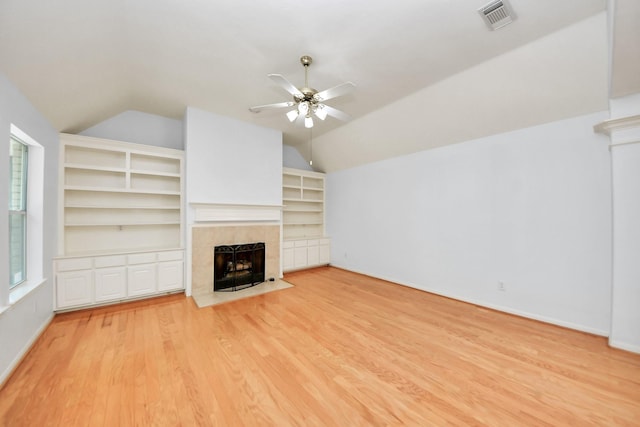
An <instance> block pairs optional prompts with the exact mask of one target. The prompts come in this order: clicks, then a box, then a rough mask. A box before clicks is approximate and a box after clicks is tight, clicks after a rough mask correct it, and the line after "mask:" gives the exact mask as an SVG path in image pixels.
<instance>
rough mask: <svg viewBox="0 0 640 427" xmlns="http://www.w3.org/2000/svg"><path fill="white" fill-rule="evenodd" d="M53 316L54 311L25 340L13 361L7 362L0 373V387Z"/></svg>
mask: <svg viewBox="0 0 640 427" xmlns="http://www.w3.org/2000/svg"><path fill="white" fill-rule="evenodd" d="M53 316H54V313H53V312H52V313H51V315H50V316H49V318H48V319H47V320H46V321H44V322H43V323H42V325H41V326H40V327H39V328H38V329H37V330H36V332H35V333H34V334H33V336H31V338H30V339H29V341H27V343H26V344H25V346H24V347H23V348H22V350H20V352H18V354H17V355H16V357H15V358H14V359H13V361H12V362H11V363H10V364H9V366H7V369H5V371H4V372H3V373H2V375H0V388H2V386H4V383H5V382H6V381H7V380H8V379H9V377H10V376H11V374H12V373H13V371H14V370H15V369H16V368H17V367H18V365H19V364H20V362H22V360H23V359H24V358H25V356H26V355H27V353H29V350H31V347H32V346H33V344H35V342H36V340H37V339H38V338H40V335H42V333H43V332H44V330H45V329H47V326H49V324H50V323H51V321H52V320H53Z"/></svg>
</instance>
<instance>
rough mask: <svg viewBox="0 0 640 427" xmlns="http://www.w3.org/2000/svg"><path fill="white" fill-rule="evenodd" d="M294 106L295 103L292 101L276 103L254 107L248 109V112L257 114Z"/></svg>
mask: <svg viewBox="0 0 640 427" xmlns="http://www.w3.org/2000/svg"><path fill="white" fill-rule="evenodd" d="M294 105H296V103H295V102H293V101H288V102H278V103H277V104H267V105H256V106H255V107H251V108H249V111H251V112H252V113H259V112H260V111H263V110H275V109H277V108H286V107H293V106H294Z"/></svg>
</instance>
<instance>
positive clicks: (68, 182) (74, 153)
mask: <svg viewBox="0 0 640 427" xmlns="http://www.w3.org/2000/svg"><path fill="white" fill-rule="evenodd" d="M61 142H62V148H61V149H62V153H61V157H62V159H61V160H62V162H61V164H62V168H61V171H62V172H61V173H62V176H61V182H62V183H63V187H62V191H63V194H62V200H63V201H64V205H63V211H62V215H61V217H62V218H63V220H64V223H63V226H62V231H63V232H62V233H61V236H62V239H61V245H62V247H61V248H60V252H61V253H63V254H64V255H67V256H68V255H80V254H82V255H87V254H100V253H105V252H119V251H131V250H143V249H170V248H178V247H182V246H183V245H182V234H183V233H182V163H183V153H182V151H179V150H172V149H168V148H161V147H152V146H145V145H140V144H131V143H126V142H120V141H112V140H104V139H99V138H89V137H82V136H77V135H66V134H63V135H62V136H61Z"/></svg>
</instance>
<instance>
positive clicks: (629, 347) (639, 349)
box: [609, 339, 640, 354]
mask: <svg viewBox="0 0 640 427" xmlns="http://www.w3.org/2000/svg"><path fill="white" fill-rule="evenodd" d="M609 346H610V347H613V348H617V349H620V350H625V351H630V352H632V353H638V354H640V346H638V345H634V344H629V343H626V342H622V341H618V340H612V339H609Z"/></svg>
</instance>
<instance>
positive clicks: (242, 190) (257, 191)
mask: <svg viewBox="0 0 640 427" xmlns="http://www.w3.org/2000/svg"><path fill="white" fill-rule="evenodd" d="M184 130H185V135H184V141H185V158H186V190H185V194H186V203H187V236H186V242H187V243H186V249H187V259H186V279H187V285H186V294H187V295H191V226H192V225H193V222H194V221H193V216H194V212H193V208H191V206H190V204H191V203H212V204H234V205H272V206H274V205H275V206H279V205H281V204H282V133H281V132H280V131H277V130H274V129H268V128H265V127H261V126H256V125H253V124H249V123H246V122H241V121H239V120H236V119H231V118H229V117H224V116H219V115H217V114H213V113H209V112H207V111H203V110H199V109H197V108H192V107H189V108H187V111H186V113H185V119H184Z"/></svg>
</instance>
